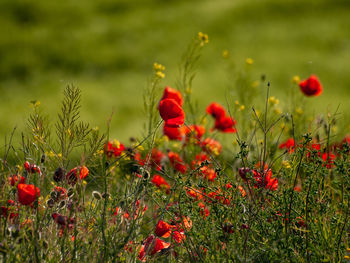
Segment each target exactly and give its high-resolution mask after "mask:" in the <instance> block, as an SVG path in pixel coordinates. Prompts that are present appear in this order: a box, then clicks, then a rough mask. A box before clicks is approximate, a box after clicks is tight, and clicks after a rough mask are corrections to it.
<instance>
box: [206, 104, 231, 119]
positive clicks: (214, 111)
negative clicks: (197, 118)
mask: <svg viewBox="0 0 350 263" xmlns="http://www.w3.org/2000/svg"><path fill="white" fill-rule="evenodd" d="M206 111H207V113H208V114H210V115H211V116H213V117H214V118H215V119H220V118H222V117H225V115H226V110H225V109H224V107H222V106H221V105H220V104H218V103H216V102H213V103H211V104H210V105H209V106H208V107H207V109H206Z"/></svg>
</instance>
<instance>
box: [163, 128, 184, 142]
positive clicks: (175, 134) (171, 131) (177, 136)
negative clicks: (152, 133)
mask: <svg viewBox="0 0 350 263" xmlns="http://www.w3.org/2000/svg"><path fill="white" fill-rule="evenodd" d="M163 134H164V135H166V136H167V137H168V138H169V140H178V141H182V138H183V133H182V130H181V128H178V127H176V128H174V127H169V126H166V125H164V127H163Z"/></svg>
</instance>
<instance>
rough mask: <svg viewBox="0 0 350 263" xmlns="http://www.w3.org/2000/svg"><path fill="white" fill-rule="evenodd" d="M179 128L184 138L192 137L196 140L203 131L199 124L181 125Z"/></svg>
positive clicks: (200, 136)
mask: <svg viewBox="0 0 350 263" xmlns="http://www.w3.org/2000/svg"><path fill="white" fill-rule="evenodd" d="M181 129H182V133H183V134H184V135H185V136H186V138H188V137H194V138H196V139H197V140H200V139H201V138H202V136H203V135H204V133H205V128H204V127H203V126H201V125H190V126H188V127H187V126H183V127H182V128H181Z"/></svg>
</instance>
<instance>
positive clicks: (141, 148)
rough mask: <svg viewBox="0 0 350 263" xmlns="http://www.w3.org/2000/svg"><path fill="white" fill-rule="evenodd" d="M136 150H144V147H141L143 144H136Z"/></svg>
mask: <svg viewBox="0 0 350 263" xmlns="http://www.w3.org/2000/svg"><path fill="white" fill-rule="evenodd" d="M136 150H138V151H140V152H142V151H144V150H145V148H143V146H142V145H139V146H137V147H136Z"/></svg>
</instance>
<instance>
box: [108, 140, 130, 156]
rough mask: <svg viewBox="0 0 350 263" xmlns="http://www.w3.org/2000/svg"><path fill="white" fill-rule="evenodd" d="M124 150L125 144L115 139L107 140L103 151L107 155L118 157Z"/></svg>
mask: <svg viewBox="0 0 350 263" xmlns="http://www.w3.org/2000/svg"><path fill="white" fill-rule="evenodd" d="M124 150H125V146H124V145H123V144H122V143H120V142H119V141H117V140H113V141H109V142H108V143H107V144H106V145H105V152H106V154H107V156H108V157H119V156H120V155H121V154H122V152H123V151H124Z"/></svg>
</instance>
